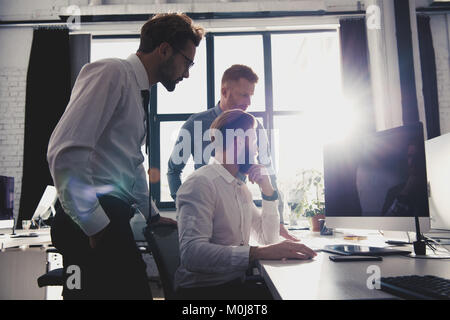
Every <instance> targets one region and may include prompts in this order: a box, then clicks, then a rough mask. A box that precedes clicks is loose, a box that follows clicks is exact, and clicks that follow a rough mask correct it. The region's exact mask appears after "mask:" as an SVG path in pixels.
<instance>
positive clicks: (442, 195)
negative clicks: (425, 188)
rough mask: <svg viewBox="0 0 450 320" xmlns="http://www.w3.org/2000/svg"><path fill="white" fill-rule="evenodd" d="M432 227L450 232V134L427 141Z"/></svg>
mask: <svg viewBox="0 0 450 320" xmlns="http://www.w3.org/2000/svg"><path fill="white" fill-rule="evenodd" d="M425 152H426V157H427V178H428V181H429V193H430V194H429V196H430V197H429V199H428V200H429V202H428V204H429V206H430V218H431V227H432V228H433V229H445V230H450V197H449V192H448V190H449V183H450V133H447V134H444V135H441V136H439V137H436V138H434V139H430V140H427V141H425Z"/></svg>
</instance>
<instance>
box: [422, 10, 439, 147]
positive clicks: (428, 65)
mask: <svg viewBox="0 0 450 320" xmlns="http://www.w3.org/2000/svg"><path fill="white" fill-rule="evenodd" d="M417 31H418V35H419V50H420V65H421V69H422V89H423V99H424V103H425V117H426V122H427V135H428V139H432V138H435V137H438V136H440V135H441V127H440V124H439V101H438V89H437V80H436V60H435V56H434V48H433V37H432V35H431V28H430V17H429V16H426V15H418V16H417Z"/></svg>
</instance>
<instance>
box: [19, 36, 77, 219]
mask: <svg viewBox="0 0 450 320" xmlns="http://www.w3.org/2000/svg"><path fill="white" fill-rule="evenodd" d="M26 90H27V91H26V102H25V137H24V152H23V177H22V193H21V197H20V208H19V218H18V221H17V226H18V227H21V225H22V223H21V221H22V220H27V219H30V218H31V217H32V216H33V213H34V211H35V210H36V207H37V205H38V203H39V200H40V199H41V197H42V194H43V193H44V190H45V187H46V186H47V185H53V180H52V177H51V175H50V171H49V168H48V163H47V146H48V141H49V139H50V136H51V134H52V132H53V129H54V128H55V126H56V124H57V123H58V121H59V119H60V118H61V116H62V114H63V113H64V110H65V108H66V106H67V103H68V102H69V98H70V58H69V30H68V29H66V28H54V29H42V28H41V29H36V30H34V33H33V43H32V46H31V53H30V60H29V65H28V74H27V85H26Z"/></svg>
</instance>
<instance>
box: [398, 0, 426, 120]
mask: <svg viewBox="0 0 450 320" xmlns="http://www.w3.org/2000/svg"><path fill="white" fill-rule="evenodd" d="M409 9H410V7H409V1H408V0H396V1H394V10H395V13H394V16H395V29H396V35H397V53H398V67H399V76H400V90H401V94H402V118H403V124H410V123H416V122H418V121H420V118H419V108H418V104H417V90H416V78H415V74H414V55H413V42H412V31H411V17H410V14H409Z"/></svg>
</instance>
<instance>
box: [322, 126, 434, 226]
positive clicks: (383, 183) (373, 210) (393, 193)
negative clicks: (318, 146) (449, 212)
mask: <svg viewBox="0 0 450 320" xmlns="http://www.w3.org/2000/svg"><path fill="white" fill-rule="evenodd" d="M324 185H325V212H326V216H327V217H414V216H418V217H428V216H429V211H428V193H427V177H426V164H425V147H424V136H423V127H422V124H421V123H417V124H413V125H405V126H402V127H398V128H393V129H389V130H385V131H379V132H376V133H373V134H368V135H361V136H357V137H353V138H352V139H351V140H346V141H341V142H335V143H333V144H329V145H327V146H325V148H324Z"/></svg>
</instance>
